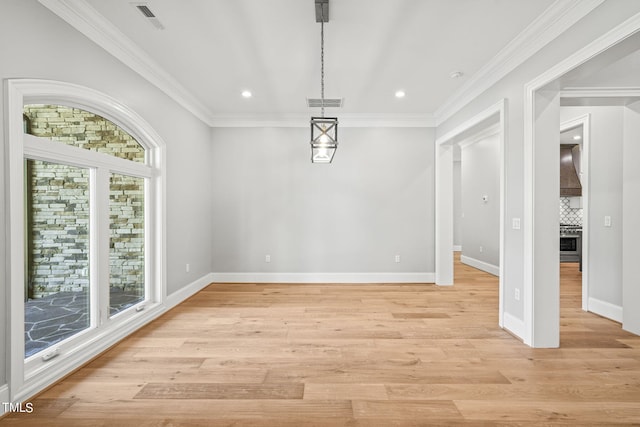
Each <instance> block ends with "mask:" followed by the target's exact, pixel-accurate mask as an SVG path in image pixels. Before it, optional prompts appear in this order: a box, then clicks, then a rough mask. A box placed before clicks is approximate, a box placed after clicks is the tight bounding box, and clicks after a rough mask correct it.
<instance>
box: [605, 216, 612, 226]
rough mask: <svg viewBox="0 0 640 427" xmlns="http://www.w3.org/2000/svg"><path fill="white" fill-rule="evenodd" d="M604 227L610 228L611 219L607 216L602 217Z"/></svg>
mask: <svg viewBox="0 0 640 427" xmlns="http://www.w3.org/2000/svg"><path fill="white" fill-rule="evenodd" d="M604 226H605V227H611V217H610V216H609V215H607V216H605V217H604Z"/></svg>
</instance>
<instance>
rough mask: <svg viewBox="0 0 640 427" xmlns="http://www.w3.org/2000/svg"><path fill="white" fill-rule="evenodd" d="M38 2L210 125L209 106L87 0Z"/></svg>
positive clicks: (44, 0) (43, 0)
mask: <svg viewBox="0 0 640 427" xmlns="http://www.w3.org/2000/svg"><path fill="white" fill-rule="evenodd" d="M38 1H39V2H40V3H41V4H42V5H43V6H44V7H46V8H47V9H49V10H50V11H51V12H53V13H54V14H56V15H58V17H60V18H61V19H62V20H64V21H65V22H67V23H68V24H69V25H71V26H72V27H73V28H75V29H76V30H78V31H79V32H80V33H82V34H84V35H85V36H86V37H87V38H89V40H91V41H93V42H94V43H96V44H97V45H98V46H100V47H102V48H103V49H104V50H106V51H107V52H109V53H110V54H111V55H113V56H115V57H116V58H117V59H119V60H120V61H122V62H123V63H124V64H125V65H127V66H128V67H129V68H131V69H132V70H133V71H135V72H136V73H138V74H140V75H141V76H142V77H143V78H145V79H146V80H147V81H149V82H150V83H151V84H153V85H154V86H156V87H157V88H158V89H160V90H161V91H163V92H164V93H166V94H167V95H168V96H169V97H171V98H172V99H173V100H175V101H176V102H177V103H178V104H180V105H181V106H183V107H184V108H185V109H187V110H188V111H190V112H191V113H192V114H193V115H194V116H196V117H197V118H199V119H200V120H202V121H203V122H205V123H207V124H208V125H211V123H210V122H211V116H212V114H211V112H210V111H209V109H208V108H207V107H206V106H205V105H204V104H202V103H201V102H200V101H199V100H198V99H197V98H196V97H194V96H193V95H192V94H191V92H189V91H188V90H187V89H185V88H184V87H183V86H182V85H181V84H180V83H179V82H178V81H177V80H176V79H175V78H174V77H173V76H172V75H171V74H169V73H168V72H167V71H165V70H164V68H162V67H161V66H160V64H158V63H157V62H156V61H154V60H153V58H151V56H149V54H147V52H145V51H144V50H143V49H142V48H140V47H139V46H138V45H137V44H135V43H134V42H133V41H131V39H129V38H128V37H127V36H126V35H124V34H123V33H122V32H121V31H120V30H119V29H118V28H116V26H115V25H113V24H112V23H111V22H110V21H108V20H107V19H105V18H104V17H103V16H102V15H101V14H100V13H99V12H98V11H97V10H95V9H94V8H93V7H92V6H91V5H90V4H89V3H87V2H86V1H84V0H38Z"/></svg>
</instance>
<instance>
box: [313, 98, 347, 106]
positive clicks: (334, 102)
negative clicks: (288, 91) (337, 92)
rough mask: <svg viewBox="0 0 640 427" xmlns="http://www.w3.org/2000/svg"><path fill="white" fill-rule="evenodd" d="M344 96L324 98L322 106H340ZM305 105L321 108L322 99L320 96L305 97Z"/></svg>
mask: <svg viewBox="0 0 640 427" xmlns="http://www.w3.org/2000/svg"><path fill="white" fill-rule="evenodd" d="M343 100H344V98H325V99H324V107H325V108H340V107H342V102H343ZM307 106H308V107H310V108H321V107H322V99H320V98H307Z"/></svg>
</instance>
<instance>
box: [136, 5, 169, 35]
mask: <svg viewBox="0 0 640 427" xmlns="http://www.w3.org/2000/svg"><path fill="white" fill-rule="evenodd" d="M131 5H132V6H133V7H135V8H136V9H138V10H139V11H140V13H142V15H143V16H144V17H145V19H146V20H147V21H148V22H149V23H150V24H151V25H153V26H154V27H155V28H156V29H158V30H164V25H162V22H160V20H159V19H158V18H157V17H156V15H155V13H153V12H152V11H151V9H149V5H148V4H147V3H131Z"/></svg>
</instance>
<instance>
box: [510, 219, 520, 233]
mask: <svg viewBox="0 0 640 427" xmlns="http://www.w3.org/2000/svg"><path fill="white" fill-rule="evenodd" d="M512 228H513V229H514V230H520V218H513V221H512Z"/></svg>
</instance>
